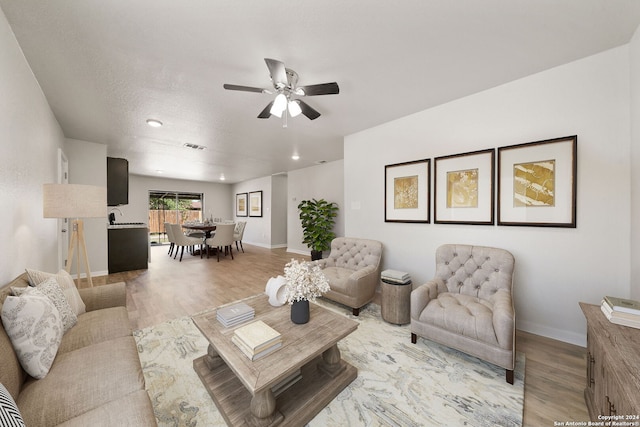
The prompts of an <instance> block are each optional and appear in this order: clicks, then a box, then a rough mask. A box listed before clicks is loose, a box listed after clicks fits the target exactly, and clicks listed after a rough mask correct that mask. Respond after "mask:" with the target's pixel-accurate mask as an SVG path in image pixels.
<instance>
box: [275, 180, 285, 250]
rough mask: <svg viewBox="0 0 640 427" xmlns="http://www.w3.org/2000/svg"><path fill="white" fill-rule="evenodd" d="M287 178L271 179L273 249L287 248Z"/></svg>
mask: <svg viewBox="0 0 640 427" xmlns="http://www.w3.org/2000/svg"><path fill="white" fill-rule="evenodd" d="M287 182H288V179H287V176H286V175H275V176H272V177H271V247H283V248H286V247H287V205H288V203H287V200H288V197H287V185H288V184H287Z"/></svg>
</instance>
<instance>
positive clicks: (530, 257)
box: [290, 46, 630, 345]
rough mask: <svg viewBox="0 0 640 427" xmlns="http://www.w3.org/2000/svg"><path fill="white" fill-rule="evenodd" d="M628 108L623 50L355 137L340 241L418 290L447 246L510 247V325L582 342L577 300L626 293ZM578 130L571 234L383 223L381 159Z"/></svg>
mask: <svg viewBox="0 0 640 427" xmlns="http://www.w3.org/2000/svg"><path fill="white" fill-rule="evenodd" d="M426 96H428V94H427V95H426ZM629 102H630V97H629V48H628V46H624V47H620V48H617V49H613V50H610V51H607V52H604V53H601V54H599V55H595V56H592V57H589V58H586V59H583V60H580V61H577V62H573V63H570V64H567V65H564V66H561V67H558V68H554V69H551V70H548V71H545V72H542V73H539V74H536V75H533V76H530V77H527V78H524V79H521V80H518V81H515V82H512V83H509V84H505V85H503V86H500V87H497V88H494V89H491V90H488V91H485V92H482V93H478V94H476V95H473V96H469V97H466V98H463V99H460V100H457V101H454V102H451V103H448V104H445V105H441V106H438V107H436V108H432V109H430V110H426V111H423V112H420V113H417V114H414V115H412V116H408V117H405V118H403V119H400V120H396V121H393V122H390V123H387V124H384V125H382V126H379V127H376V128H372V129H369V130H366V131H363V132H360V133H357V134H354V135H350V136H348V137H346V138H345V159H344V170H345V205H346V209H345V210H344V212H345V213H346V225H345V228H346V231H347V234H350V235H358V236H362V237H369V238H372V239H377V240H380V241H382V242H383V243H384V245H385V249H384V264H383V265H384V268H395V269H399V270H405V271H408V272H409V273H410V274H411V275H412V277H413V279H414V283H417V284H420V283H423V282H424V281H426V280H428V279H429V278H431V277H432V275H433V272H434V253H435V250H436V248H437V247H438V246H439V245H441V244H443V243H469V244H478V245H487V246H496V247H502V248H505V249H508V250H510V251H511V252H512V253H513V254H514V255H515V258H516V273H515V285H514V292H515V300H516V312H517V327H518V328H519V329H523V330H526V331H530V332H533V333H537V334H540V335H545V336H550V337H553V338H556V339H560V340H564V341H568V342H573V343H577V344H581V345H584V344H585V331H586V327H585V320H584V317H583V316H582V314H581V311H580V309H579V307H578V302H579V301H586V302H590V303H594V304H598V303H599V302H600V300H601V298H602V296H604V295H620V296H628V295H629V292H630V288H629V275H630V273H629V265H630V249H629V243H628V242H629V232H630V202H629V198H630V161H629V153H630V136H629V133H630V132H629V129H630V118H629ZM574 134H577V135H578V195H577V199H578V203H577V208H578V213H577V228H576V229H560V228H549V229H547V228H538V227H504V226H501V227H498V226H469V225H440V224H406V223H404V224H403V223H400V224H396V223H385V222H384V203H383V197H384V166H385V165H386V164H393V163H399V162H405V161H411V160H417V159H423V158H434V157H437V156H443V155H448V154H457V153H464V152H469V151H474V150H479V149H484V148H492V147H500V146H507V145H512V144H517V143H525V142H531V141H539V140H543V139H549V138H554V137H562V136H567V135H574ZM363 153H367V156H366V161H363V155H362V154H363ZM290 177H291V175H290ZM432 219H433V217H432Z"/></svg>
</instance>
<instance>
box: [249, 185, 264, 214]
mask: <svg viewBox="0 0 640 427" xmlns="http://www.w3.org/2000/svg"><path fill="white" fill-rule="evenodd" d="M249 216H256V217H261V216H262V191H252V192H250V193H249Z"/></svg>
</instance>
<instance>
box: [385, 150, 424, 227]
mask: <svg viewBox="0 0 640 427" xmlns="http://www.w3.org/2000/svg"><path fill="white" fill-rule="evenodd" d="M430 163H431V162H430V160H429V159H424V160H416V161H413V162H405V163H396V164H393V165H386V166H385V167H384V171H385V175H384V183H385V200H384V220H385V221H386V222H422V223H428V222H429V221H430V218H429V215H430V209H429V199H430V194H429V191H430V187H431V174H430V169H431V167H430Z"/></svg>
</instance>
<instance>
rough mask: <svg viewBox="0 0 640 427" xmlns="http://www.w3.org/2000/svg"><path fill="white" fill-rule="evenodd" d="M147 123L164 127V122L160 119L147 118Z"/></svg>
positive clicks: (154, 126)
mask: <svg viewBox="0 0 640 427" xmlns="http://www.w3.org/2000/svg"><path fill="white" fill-rule="evenodd" d="M147 124H148V125H149V126H151V127H152V128H159V127H162V122H161V121H160V120H156V119H147Z"/></svg>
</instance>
